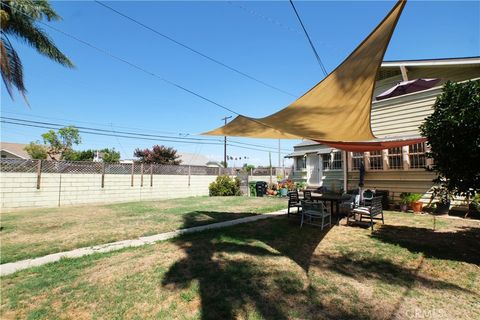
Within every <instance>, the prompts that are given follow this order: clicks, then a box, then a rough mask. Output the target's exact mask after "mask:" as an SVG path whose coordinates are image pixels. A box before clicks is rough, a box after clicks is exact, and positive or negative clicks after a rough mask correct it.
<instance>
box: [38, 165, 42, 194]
mask: <svg viewBox="0 0 480 320" xmlns="http://www.w3.org/2000/svg"><path fill="white" fill-rule="evenodd" d="M41 179H42V160H38V162H37V189H40V181H41Z"/></svg>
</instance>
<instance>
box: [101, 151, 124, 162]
mask: <svg viewBox="0 0 480 320" xmlns="http://www.w3.org/2000/svg"><path fill="white" fill-rule="evenodd" d="M100 152H102V153H103V156H102V160H103V162H107V163H114V162H119V161H120V152H118V151H116V150H115V148H112V149H108V148H105V149H102V150H100Z"/></svg>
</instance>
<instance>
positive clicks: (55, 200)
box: [0, 172, 216, 211]
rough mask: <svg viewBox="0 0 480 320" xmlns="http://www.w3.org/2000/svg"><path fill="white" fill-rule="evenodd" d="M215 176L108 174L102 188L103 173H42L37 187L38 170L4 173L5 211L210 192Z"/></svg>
mask: <svg viewBox="0 0 480 320" xmlns="http://www.w3.org/2000/svg"><path fill="white" fill-rule="evenodd" d="M215 178H216V176H213V175H208V176H206V175H191V176H190V178H189V176H187V175H154V176H153V185H152V186H150V175H144V176H143V186H141V175H134V179H133V186H131V175H128V174H125V175H123V174H116V175H108V174H106V175H105V180H104V187H103V188H102V176H101V175H100V174H71V173H68V174H59V173H42V175H41V181H40V189H37V175H36V174H35V173H17V172H0V197H1V198H0V202H1V209H2V211H9V210H14V209H19V208H32V207H35V208H38V207H58V206H68V205H79V204H86V203H114V202H127V201H140V200H155V199H171V198H182V197H191V196H205V195H208V185H209V184H210V183H211V182H212V181H214V180H215Z"/></svg>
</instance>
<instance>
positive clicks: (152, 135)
mask: <svg viewBox="0 0 480 320" xmlns="http://www.w3.org/2000/svg"><path fill="white" fill-rule="evenodd" d="M0 118H1V119H5V120H10V121H18V122H25V123H33V124H41V125H49V126H54V127H59V128H61V127H65V126H67V125H66V124H61V123H53V122H43V121H34V120H28V119H20V118H12V117H4V116H0ZM42 118H47V117H42ZM47 119H48V118H47ZM65 121H69V120H66V119H65ZM75 127H76V128H78V129H85V130H94V131H99V132H107V133H114V134H127V135H135V136H142V137H153V138H166V139H179V140H186V141H214V142H223V141H222V140H220V139H215V138H187V137H177V136H165V135H156V134H146V133H139V132H132V131H129V132H126V131H119V130H114V129H113V126H111V129H109V130H107V129H100V128H94V127H84V126H77V125H75ZM127 128H128V127H127ZM229 141H230V142H231V143H235V144H239V145H247V146H253V147H259V148H264V149H273V150H278V149H277V148H275V147H270V146H265V145H260V144H253V143H247V142H240V141H235V140H231V139H230V140H229ZM281 150H283V151H287V152H290V150H287V149H281Z"/></svg>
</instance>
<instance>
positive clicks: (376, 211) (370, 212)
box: [347, 196, 385, 230]
mask: <svg viewBox="0 0 480 320" xmlns="http://www.w3.org/2000/svg"><path fill="white" fill-rule="evenodd" d="M382 198H383V197H382V196H379V197H373V198H372V200H371V204H370V206H365V207H358V208H355V209H353V214H354V215H355V214H358V215H360V221H362V219H363V218H366V219H367V220H370V227H371V228H372V230H373V220H382V224H384V223H385V220H384V219H383V209H382ZM378 216H381V217H378ZM348 222H349V216H347V224H348Z"/></svg>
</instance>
